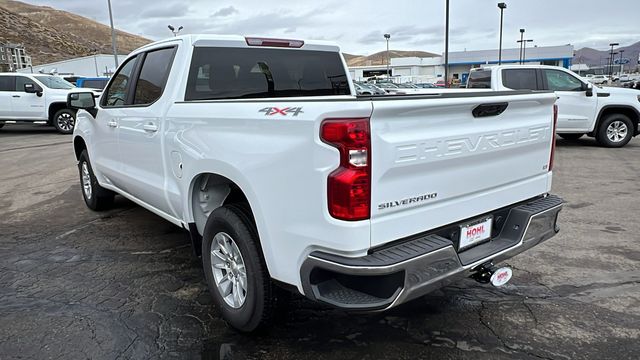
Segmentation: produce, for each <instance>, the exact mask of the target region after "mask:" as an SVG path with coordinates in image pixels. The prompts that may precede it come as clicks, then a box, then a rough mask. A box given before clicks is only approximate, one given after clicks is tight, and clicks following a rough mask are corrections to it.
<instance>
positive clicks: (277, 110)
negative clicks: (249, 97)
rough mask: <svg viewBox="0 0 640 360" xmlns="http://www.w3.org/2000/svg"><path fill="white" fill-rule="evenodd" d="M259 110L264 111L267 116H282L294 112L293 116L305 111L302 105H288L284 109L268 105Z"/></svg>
mask: <svg viewBox="0 0 640 360" xmlns="http://www.w3.org/2000/svg"><path fill="white" fill-rule="evenodd" d="M258 112H263V113H264V115H265V116H271V115H276V114H280V115H282V116H287V115H289V114H293V116H298V114H302V113H304V111H302V107H286V108H282V109H281V108H277V107H266V108H262V109H260V110H258Z"/></svg>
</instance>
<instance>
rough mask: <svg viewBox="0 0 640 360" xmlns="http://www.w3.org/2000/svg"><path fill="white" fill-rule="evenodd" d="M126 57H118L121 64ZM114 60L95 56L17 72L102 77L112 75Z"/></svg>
mask: <svg viewBox="0 0 640 360" xmlns="http://www.w3.org/2000/svg"><path fill="white" fill-rule="evenodd" d="M126 57H127V56H126V55H118V64H121V63H122V62H123V61H124V60H125V59H126ZM114 68H115V60H114V58H113V55H106V54H97V55H90V56H85V57H79V58H75V59H69V60H62V61H57V62H53V63H49V64H42V65H37V66H33V67H29V68H25V69H21V70H18V71H19V72H23V73H41V74H57V75H65V76H83V77H102V76H110V75H111V74H113V72H114Z"/></svg>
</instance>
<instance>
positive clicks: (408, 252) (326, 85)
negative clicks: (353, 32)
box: [68, 35, 562, 331]
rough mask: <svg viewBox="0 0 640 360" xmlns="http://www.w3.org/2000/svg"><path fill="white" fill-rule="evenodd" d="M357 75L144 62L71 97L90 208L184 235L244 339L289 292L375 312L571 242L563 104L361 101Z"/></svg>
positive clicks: (502, 272)
mask: <svg viewBox="0 0 640 360" xmlns="http://www.w3.org/2000/svg"><path fill="white" fill-rule="evenodd" d="M344 64H345V62H344V59H343V57H342V55H341V54H340V52H339V47H338V46H337V45H335V44H332V43H328V42H324V41H323V42H315V41H304V42H303V41H298V40H281V39H262V38H245V37H241V36H215V35H185V36H180V37H175V38H170V39H167V40H163V41H159V42H155V43H152V44H149V45H146V46H144V47H142V48H140V49H137V50H134V51H133V52H132V53H131V54H130V55H129V56H128V58H127V59H126V60H125V61H124V62H123V63H122V65H121V66H120V68H119V69H118V70H117V71H116V73H115V76H114V78H113V80H112V81H111V82H110V83H109V85H108V86H107V88H106V89H105V91H104V92H103V94H102V96H101V98H100V101H99V102H98V103H95V99H94V97H93V95H92V94H91V93H87V92H79V91H77V90H76V91H74V92H72V93H71V94H69V101H68V102H69V106H72V107H74V108H77V109H81V111H79V112H78V122H77V125H76V128H75V130H74V138H73V149H74V152H75V155H76V157H77V159H78V169H79V177H80V183H81V185H82V186H81V191H82V195H83V197H84V201H85V203H86V205H87V206H88V207H89V208H91V209H93V210H103V209H106V208H108V207H109V206H110V205H111V204H112V202H113V199H114V195H115V194H116V193H117V194H121V195H123V196H125V197H127V198H129V199H131V200H132V201H134V202H135V203H137V204H140V205H142V206H143V207H145V208H147V209H149V210H150V211H152V212H154V213H156V214H158V215H159V216H161V217H163V218H164V219H166V220H167V221H169V222H171V223H173V224H175V225H177V226H179V227H181V228H183V229H187V230H188V231H189V232H190V234H191V241H192V244H193V246H194V251H196V252H197V253H198V254H200V255H201V256H202V263H203V267H204V274H205V280H206V283H207V285H208V286H209V290H210V292H211V296H212V299H213V302H214V303H215V305H216V306H217V307H218V309H219V311H220V314H221V315H222V317H223V318H224V319H225V320H226V321H227V322H228V323H229V324H231V325H232V326H233V327H235V328H237V329H239V330H242V331H252V330H255V329H257V328H259V327H260V326H265V325H266V324H267V323H268V321H269V320H270V319H271V318H272V316H273V311H274V308H275V307H274V306H273V305H274V301H275V300H274V299H275V297H276V296H278V294H279V293H278V291H279V290H277V288H276V286H281V287H283V288H285V289H288V290H290V291H294V292H297V293H300V294H303V295H305V296H306V297H308V298H309V299H311V300H314V301H319V302H322V303H324V304H326V305H330V306H334V307H338V308H341V309H345V310H352V311H380V310H385V309H389V308H392V307H394V306H396V305H399V304H402V303H404V302H406V301H408V300H411V299H415V298H417V297H419V296H422V295H424V294H426V293H428V292H430V291H432V290H434V289H436V288H438V287H440V286H443V285H444V284H449V283H450V282H452V281H454V280H455V279H458V278H462V277H466V276H473V277H474V278H475V279H477V280H478V281H480V282H487V281H491V283H492V284H493V285H494V286H500V285H503V284H504V283H506V282H507V281H508V280H509V279H510V277H511V269H509V268H508V267H502V268H497V267H496V266H495V265H494V264H497V263H498V262H500V261H503V260H505V259H507V258H509V257H512V256H514V255H515V254H519V253H521V252H522V251H525V250H527V249H529V248H531V247H533V246H536V245H537V244H539V243H542V242H543V241H545V240H547V239H549V238H551V237H553V236H554V235H555V234H556V233H557V232H558V227H557V218H558V213H559V211H560V209H561V208H562V200H561V199H560V198H558V197H556V196H553V195H550V194H549V193H548V192H549V191H550V188H551V180H552V174H553V172H552V168H553V158H554V143H555V140H554V137H553V134H554V133H553V130H554V113H555V112H554V102H555V100H556V96H555V95H554V94H553V93H550V92H548V93H535V92H526V93H524V94H520V93H513V94H510V93H507V94H502V93H496V92H493V91H486V92H483V93H481V92H478V93H474V94H472V95H470V94H471V93H470V92H459V93H455V92H452V93H443V94H442V96H438V97H424V98H420V97H415V96H406V97H405V96H397V97H372V98H370V99H362V98H360V99H358V98H357V97H356V96H355V94H354V93H352V87H351V86H349V83H350V81H351V79H350V78H349V70H348V69H347V68H346V67H345V65H344ZM135 69H138V70H135ZM496 104H498V105H496ZM448 119H452V120H453V119H455V126H443V124H446V123H447V122H448V121H447V120H448ZM505 121H507V122H508V125H505ZM479 122H482V126H478V124H479ZM372 149H373V152H372ZM470 179H472V180H470ZM497 296H498V295H497Z"/></svg>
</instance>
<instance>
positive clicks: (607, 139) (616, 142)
mask: <svg viewBox="0 0 640 360" xmlns="http://www.w3.org/2000/svg"><path fill="white" fill-rule="evenodd" d="M632 137H633V123H632V122H631V119H629V117H627V116H625V115H622V114H611V115H607V116H606V117H605V118H604V119H603V120H602V122H600V126H599V127H598V132H597V133H596V140H597V141H598V143H599V144H600V145H602V146H604V147H608V148H619V147H623V146H625V145H627V143H628V142H629V141H630V140H631V138H632Z"/></svg>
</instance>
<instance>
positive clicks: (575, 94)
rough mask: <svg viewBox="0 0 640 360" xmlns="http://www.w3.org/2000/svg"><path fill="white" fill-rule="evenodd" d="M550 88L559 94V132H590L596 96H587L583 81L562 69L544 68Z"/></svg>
mask: <svg viewBox="0 0 640 360" xmlns="http://www.w3.org/2000/svg"><path fill="white" fill-rule="evenodd" d="M544 78H545V81H546V84H547V87H548V89H549V90H553V91H555V93H556V95H557V96H558V100H557V102H556V104H557V105H558V132H580V131H584V132H588V131H590V130H591V129H590V127H591V125H592V124H593V119H594V117H595V110H596V105H597V101H598V100H597V97H596V96H590V97H589V96H587V95H586V92H585V91H584V90H582V88H583V83H582V81H580V80H578V79H577V78H576V77H574V76H572V75H571V74H569V73H566V72H564V71H561V70H548V69H545V70H544Z"/></svg>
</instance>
